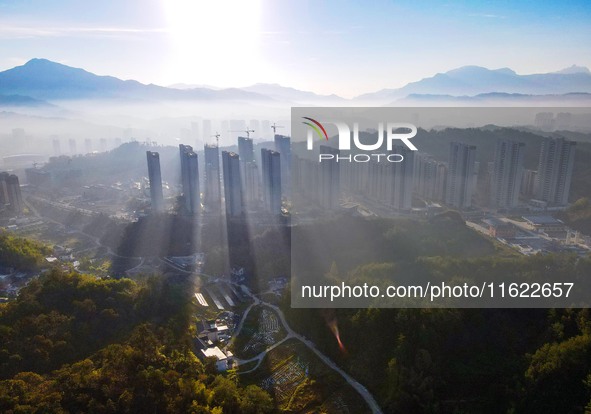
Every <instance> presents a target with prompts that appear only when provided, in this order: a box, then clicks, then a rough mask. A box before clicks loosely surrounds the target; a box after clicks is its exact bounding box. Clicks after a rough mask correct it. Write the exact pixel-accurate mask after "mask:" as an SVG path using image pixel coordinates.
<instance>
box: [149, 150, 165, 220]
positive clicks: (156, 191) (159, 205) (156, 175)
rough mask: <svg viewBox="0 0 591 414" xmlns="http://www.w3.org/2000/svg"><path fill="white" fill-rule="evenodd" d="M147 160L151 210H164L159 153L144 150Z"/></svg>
mask: <svg viewBox="0 0 591 414" xmlns="http://www.w3.org/2000/svg"><path fill="white" fill-rule="evenodd" d="M146 158H147V160H148V178H149V179H150V200H151V201H152V211H155V212H161V211H163V210H164V195H163V194H162V174H161V173H160V154H158V153H157V152H153V151H146Z"/></svg>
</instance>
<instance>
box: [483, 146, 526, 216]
mask: <svg viewBox="0 0 591 414" xmlns="http://www.w3.org/2000/svg"><path fill="white" fill-rule="evenodd" d="M524 149H525V144H524V143H522V142H516V141H511V140H499V141H497V144H496V147H495V158H494V166H493V173H492V178H491V187H490V207H491V208H493V209H510V208H514V207H516V206H517V204H518V202H519V191H520V186H521V177H522V176H523V153H524Z"/></svg>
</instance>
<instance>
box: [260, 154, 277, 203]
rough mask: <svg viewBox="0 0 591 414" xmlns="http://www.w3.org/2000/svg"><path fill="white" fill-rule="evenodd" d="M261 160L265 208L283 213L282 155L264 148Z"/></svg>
mask: <svg viewBox="0 0 591 414" xmlns="http://www.w3.org/2000/svg"><path fill="white" fill-rule="evenodd" d="M261 160H262V161H261V164H262V166H263V201H264V205H265V209H266V210H267V211H269V212H271V213H273V214H281V155H280V154H279V153H278V152H277V151H272V150H269V149H266V148H263V149H261Z"/></svg>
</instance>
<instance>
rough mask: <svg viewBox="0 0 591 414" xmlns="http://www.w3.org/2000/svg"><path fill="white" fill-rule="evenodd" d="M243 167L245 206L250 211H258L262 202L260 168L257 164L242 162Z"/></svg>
mask: <svg viewBox="0 0 591 414" xmlns="http://www.w3.org/2000/svg"><path fill="white" fill-rule="evenodd" d="M240 163H241V165H242V171H241V172H240V173H241V174H242V194H243V196H244V203H245V206H246V207H247V208H248V209H250V210H256V209H257V207H259V205H260V201H261V185H260V182H261V180H260V172H259V166H258V165H257V163H256V162H254V161H251V162H245V163H243V162H242V161H240Z"/></svg>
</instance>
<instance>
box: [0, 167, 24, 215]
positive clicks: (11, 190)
mask: <svg viewBox="0 0 591 414" xmlns="http://www.w3.org/2000/svg"><path fill="white" fill-rule="evenodd" d="M0 207H3V208H7V209H8V210H10V211H12V212H14V213H17V214H20V213H22V211H23V198H22V195H21V187H20V184H19V181H18V177H17V176H16V175H14V174H9V173H7V172H2V173H0Z"/></svg>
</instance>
